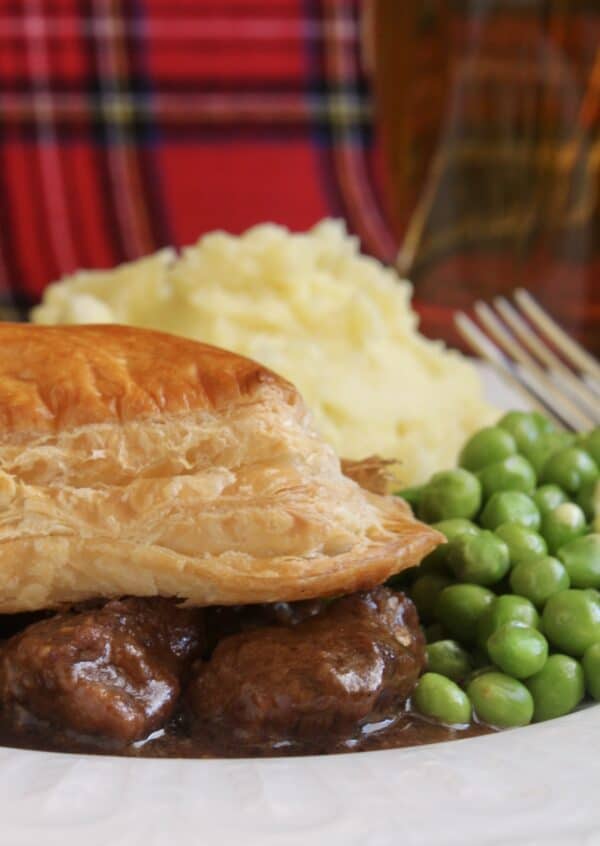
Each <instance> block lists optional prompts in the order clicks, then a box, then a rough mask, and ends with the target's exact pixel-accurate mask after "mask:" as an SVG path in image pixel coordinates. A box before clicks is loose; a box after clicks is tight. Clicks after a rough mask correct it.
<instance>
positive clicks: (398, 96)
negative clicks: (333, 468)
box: [0, 0, 600, 354]
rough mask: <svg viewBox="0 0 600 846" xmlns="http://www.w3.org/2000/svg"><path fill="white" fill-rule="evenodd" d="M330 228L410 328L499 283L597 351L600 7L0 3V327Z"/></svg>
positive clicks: (501, 2) (260, 0)
mask: <svg viewBox="0 0 600 846" xmlns="http://www.w3.org/2000/svg"><path fill="white" fill-rule="evenodd" d="M326 216H333V217H341V218H343V219H345V221H346V223H347V226H348V228H349V229H350V231H352V232H354V233H356V234H357V235H358V236H359V237H360V238H361V241H362V244H363V249H364V250H365V251H366V252H369V253H371V254H373V255H375V256H377V257H378V258H380V259H382V260H384V261H387V262H396V263H397V264H398V266H399V268H400V270H401V272H402V273H403V274H405V275H406V276H408V277H409V278H411V279H412V281H413V282H414V284H415V299H416V305H417V308H418V310H419V312H420V314H421V317H422V320H423V324H422V327H423V329H424V331H425V333H426V334H428V335H430V336H432V337H444V338H446V339H448V340H451V341H456V338H455V336H454V334H453V330H452V326H451V314H452V310H453V309H454V308H455V307H468V306H469V304H470V303H472V302H473V300H474V299H475V298H477V297H479V296H482V297H490V296H492V295H493V294H496V293H502V292H508V291H510V290H512V289H513V288H514V287H516V286H517V285H520V286H524V287H526V288H529V289H530V290H532V291H534V292H535V293H536V295H537V296H538V297H539V299H540V300H541V302H542V303H543V304H544V305H545V306H546V307H547V308H548V309H549V311H551V312H552V313H553V314H554V315H555V316H556V317H557V318H558V319H559V320H560V321H561V322H562V323H563V325H565V326H566V327H567V328H568V329H569V330H570V331H571V332H572V334H573V335H574V336H575V337H578V338H579V339H580V340H582V341H583V342H584V343H585V344H586V346H587V347H588V348H589V349H590V350H592V351H594V352H595V353H596V354H598V353H600V2H598V0H371V1H370V2H367V0H363V2H359V0H131V2H124V0H121V2H119V0H86V2H75V0H14V2H9V0H0V313H1V314H2V316H4V317H15V316H21V317H23V316H25V315H26V313H27V309H28V308H29V307H30V306H31V305H32V304H34V303H35V302H37V301H38V300H39V298H40V295H41V292H42V290H43V288H44V286H45V285H47V284H48V283H49V282H50V281H53V280H55V279H58V278H59V277H61V276H63V275H64V274H67V273H70V272H72V271H73V270H75V269H77V268H80V267H87V268H92V267H109V266H112V265H114V264H117V263H119V262H122V261H125V260H129V259H133V258H136V257H138V256H141V255H144V254H146V253H149V252H152V251H154V250H156V249H158V248H159V247H161V246H164V245H167V244H175V245H181V244H186V243H190V242H192V241H194V240H196V239H197V237H198V236H199V235H201V234H202V233H203V232H206V231H208V230H211V229H215V228H224V229H227V230H229V231H231V232H234V233H239V232H241V231H243V230H244V229H246V228H247V227H248V226H251V225H253V224H255V223H257V222H261V221H265V220H272V221H275V222H278V223H283V224H286V225H288V226H289V227H290V228H292V229H294V230H299V229H304V228H307V227H309V226H311V225H312V224H313V223H315V222H316V221H317V220H319V219H321V218H323V217H326Z"/></svg>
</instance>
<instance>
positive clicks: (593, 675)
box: [582, 641, 600, 701]
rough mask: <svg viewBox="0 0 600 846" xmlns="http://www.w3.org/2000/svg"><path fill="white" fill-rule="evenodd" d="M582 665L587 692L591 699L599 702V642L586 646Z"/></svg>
mask: <svg viewBox="0 0 600 846" xmlns="http://www.w3.org/2000/svg"><path fill="white" fill-rule="evenodd" d="M582 663H583V672H584V675H585V686H586V688H587V692H588V693H589V695H590V696H591V697H592V699H595V700H596V701H600V641H599V642H598V643H592V645H591V646H588V648H587V649H586V650H585V653H584V655H583V662H582Z"/></svg>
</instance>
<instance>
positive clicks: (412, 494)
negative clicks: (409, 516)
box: [394, 485, 424, 511]
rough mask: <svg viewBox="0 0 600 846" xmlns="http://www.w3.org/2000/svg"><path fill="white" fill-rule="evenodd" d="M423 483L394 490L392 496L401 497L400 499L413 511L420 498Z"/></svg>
mask: <svg viewBox="0 0 600 846" xmlns="http://www.w3.org/2000/svg"><path fill="white" fill-rule="evenodd" d="M423 487H424V486H423V485H415V486H414V487H412V488H403V489H402V490H401V491H394V496H399V497H402V499H404V500H406V502H408V504H409V505H410V507H411V508H412V510H413V511H416V510H417V508H418V507H419V500H420V498H421V491H422V490H423Z"/></svg>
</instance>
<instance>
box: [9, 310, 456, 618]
mask: <svg viewBox="0 0 600 846" xmlns="http://www.w3.org/2000/svg"><path fill="white" fill-rule="evenodd" d="M0 351H1V355H0V612H16V611H22V610H32V609H37V608H46V607H55V606H58V605H60V604H62V603H65V602H75V601H80V600H84V599H87V598H92V597H96V596H103V597H112V596H121V595H124V594H131V595H139V596H151V595H155V594H160V595H167V596H178V597H180V598H182V599H183V600H185V601H187V602H189V603H192V604H199V605H206V604H220V603H223V604H227V603H235V604H238V603H250V602H268V601H275V600H294V599H304V598H309V597H313V596H321V595H330V594H338V593H345V592H348V591H353V590H357V589H359V588H367V587H370V586H372V585H375V584H378V583H379V582H381V581H383V580H385V579H386V578H387V577H388V576H390V575H391V574H393V573H395V572H397V571H399V570H401V569H403V568H404V567H408V566H411V565H413V564H416V563H418V561H420V560H421V558H422V557H423V556H424V555H425V554H427V552H429V551H430V550H431V549H433V548H434V547H435V546H436V545H437V544H438V543H439V542H440V541H441V540H442V538H441V536H440V535H439V534H438V533H437V532H435V531H434V530H432V529H430V528H429V527H426V526H423V525H422V524H420V523H418V522H417V521H416V520H414V518H413V517H412V515H411V514H410V511H409V510H408V509H407V508H406V507H405V505H404V504H403V503H401V501H400V500H398V499H395V498H393V497H383V496H378V495H376V494H372V493H369V492H367V491H364V490H362V489H361V488H360V487H359V486H358V485H357V484H356V483H355V482H353V481H352V480H351V479H349V478H347V477H346V476H344V475H343V474H342V472H341V469H340V462H339V460H338V459H337V458H336V456H335V455H334V453H333V451H332V450H331V448H330V447H329V446H327V445H326V444H324V443H323V442H322V441H321V439H320V438H319V436H318V435H317V434H316V432H315V431H314V429H313V427H312V421H311V417H310V415H309V414H308V412H307V410H306V408H305V407H304V404H303V402H302V400H301V398H300V396H299V395H298V393H297V391H296V390H295V389H294V388H293V387H292V386H291V385H290V384H289V383H288V382H286V381H285V380H283V379H281V378H280V377H278V376H276V375H275V374H273V373H271V372H270V371H268V370H266V369H265V368H263V367H261V366H260V365H258V364H256V363H255V362H252V361H249V360H247V359H244V358H242V357H240V356H237V355H234V354H233V353H229V352H226V351H224V350H217V349H215V348H213V347H209V346H206V345H203V344H198V343H195V342H192V341H187V340H185V339H183V338H176V337H172V336H170V335H166V334H163V333H159V332H150V331H146V330H141V329H131V328H126V327H120V326H68V327H43V326H26V325H14V324H0Z"/></svg>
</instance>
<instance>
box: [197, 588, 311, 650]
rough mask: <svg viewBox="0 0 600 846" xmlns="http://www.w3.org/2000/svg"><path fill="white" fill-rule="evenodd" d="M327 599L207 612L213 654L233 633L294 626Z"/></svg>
mask: <svg viewBox="0 0 600 846" xmlns="http://www.w3.org/2000/svg"><path fill="white" fill-rule="evenodd" d="M326 604H327V601H326V600H324V599H304V600H300V601H299V602H272V603H264V604H259V605H215V606H213V607H212V608H206V609H205V620H206V640H207V644H208V651H209V652H212V650H213V649H214V648H215V646H216V645H217V643H219V641H221V640H223V638H225V637H229V635H232V634H238V633H239V632H247V631H251V630H252V629H258V628H263V627H264V626H295V625H297V624H298V623H301V622H302V621H303V620H307V619H308V618H309V617H313V616H314V615H315V614H319V613H320V612H321V611H322V610H323V609H324V608H325V607H326Z"/></svg>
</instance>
